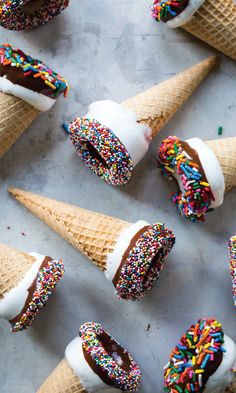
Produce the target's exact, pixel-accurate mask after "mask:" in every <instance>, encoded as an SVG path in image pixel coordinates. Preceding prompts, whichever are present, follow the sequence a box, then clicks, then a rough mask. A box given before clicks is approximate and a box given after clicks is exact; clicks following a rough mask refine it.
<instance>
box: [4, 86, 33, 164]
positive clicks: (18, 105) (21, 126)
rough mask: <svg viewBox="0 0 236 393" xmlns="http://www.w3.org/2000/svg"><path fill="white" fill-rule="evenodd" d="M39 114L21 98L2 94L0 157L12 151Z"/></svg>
mask: <svg viewBox="0 0 236 393" xmlns="http://www.w3.org/2000/svg"><path fill="white" fill-rule="evenodd" d="M38 114H39V111H38V110H37V109H35V108H33V107H32V106H31V105H29V104H27V103H26V102H24V101H23V100H21V99H20V98H17V97H14V96H12V95H10V94H5V93H1V92H0V157H2V156H3V155H4V154H5V153H6V152H7V151H8V150H9V149H10V147H11V146H12V145H13V144H14V143H15V142H16V140H17V139H18V138H19V137H20V136H21V135H22V134H23V132H24V131H25V130H26V128H28V127H29V125H30V124H31V123H32V122H33V120H34V119H35V118H36V117H37V115H38Z"/></svg>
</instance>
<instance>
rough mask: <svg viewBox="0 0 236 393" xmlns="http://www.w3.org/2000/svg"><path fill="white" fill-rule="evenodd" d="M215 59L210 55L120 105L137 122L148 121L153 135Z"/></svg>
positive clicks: (205, 73)
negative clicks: (129, 111)
mask: <svg viewBox="0 0 236 393" xmlns="http://www.w3.org/2000/svg"><path fill="white" fill-rule="evenodd" d="M216 60H217V58H216V57H214V56H213V57H210V58H208V59H206V60H204V61H203V62H201V63H199V64H197V65H195V66H193V67H191V68H189V69H187V70H186V71H184V72H181V73H180V74H178V75H176V76H174V77H172V78H170V79H168V80H166V81H164V82H162V83H160V84H159V85H156V86H154V87H152V88H150V89H148V90H146V91H144V92H143V93H140V94H138V95H136V96H134V97H132V98H130V99H129V100H127V101H124V102H123V103H122V104H123V105H124V106H126V107H128V108H129V109H131V110H132V111H133V112H135V113H136V115H137V117H138V121H139V122H140V123H145V124H148V125H149V127H150V128H151V129H152V136H155V135H156V134H158V132H159V131H160V130H161V129H162V127H163V126H164V125H165V124H166V123H167V122H168V121H169V120H170V119H171V117H172V116H173V115H174V114H175V112H177V110H178V109H179V108H180V107H181V105H182V104H183V103H184V102H185V101H186V100H187V99H188V98H189V97H190V95H191V94H192V93H193V91H194V90H195V89H196V88H197V87H198V85H199V84H200V83H201V82H202V80H203V79H204V78H205V77H206V76H207V75H208V73H209V72H210V71H211V70H212V68H213V67H214V66H215V64H216Z"/></svg>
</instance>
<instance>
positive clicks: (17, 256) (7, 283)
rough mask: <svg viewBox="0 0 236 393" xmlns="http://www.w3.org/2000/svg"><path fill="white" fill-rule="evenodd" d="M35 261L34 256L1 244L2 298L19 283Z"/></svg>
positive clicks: (0, 272)
mask: <svg viewBox="0 0 236 393" xmlns="http://www.w3.org/2000/svg"><path fill="white" fill-rule="evenodd" d="M34 262H35V258H34V257H33V256H31V255H29V254H26V253H23V252H20V251H18V250H15V249H13V248H10V247H8V246H6V245H5V244H0V299H2V298H3V296H4V294H5V293H7V292H9V291H10V290H11V289H13V288H14V287H16V286H17V285H18V284H19V282H20V281H21V280H22V279H23V278H24V276H25V274H26V273H27V272H28V271H29V270H30V268H31V267H32V265H33V264H34Z"/></svg>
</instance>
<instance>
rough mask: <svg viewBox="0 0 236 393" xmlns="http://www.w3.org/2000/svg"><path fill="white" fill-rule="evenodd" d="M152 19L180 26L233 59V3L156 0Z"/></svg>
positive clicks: (235, 21) (235, 50) (235, 44)
mask: <svg viewBox="0 0 236 393" xmlns="http://www.w3.org/2000/svg"><path fill="white" fill-rule="evenodd" d="M151 9H152V12H153V17H154V18H155V19H157V20H158V21H160V20H161V21H163V22H166V24H167V25H168V26H169V27H174V28H175V27H182V28H183V29H184V30H186V31H188V32H189V33H191V34H193V35H195V36H196V37H198V38H200V39H201V40H203V41H205V42H206V43H207V44H209V45H211V46H213V47H214V48H216V49H217V50H219V51H220V52H223V53H224V54H225V55H227V56H229V57H231V58H232V59H233V60H236V4H235V1H234V0H176V1H169V0H155V2H154V4H153V5H152V7H151Z"/></svg>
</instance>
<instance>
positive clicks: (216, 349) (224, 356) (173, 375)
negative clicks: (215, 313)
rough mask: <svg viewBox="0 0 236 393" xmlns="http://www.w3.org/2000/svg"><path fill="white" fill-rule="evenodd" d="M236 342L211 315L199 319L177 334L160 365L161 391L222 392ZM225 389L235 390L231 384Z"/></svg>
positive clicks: (231, 369)
mask: <svg viewBox="0 0 236 393" xmlns="http://www.w3.org/2000/svg"><path fill="white" fill-rule="evenodd" d="M235 366H236V344H235V342H234V341H233V340H232V339H231V338H230V337H228V336H226V335H225V334H224V332H223V329H222V326H221V324H220V323H219V322H218V321H217V320H216V319H214V318H209V319H199V320H198V322H197V323H196V324H194V325H192V326H191V327H190V329H188V330H187V332H186V333H185V334H184V335H183V336H182V337H181V339H180V341H179V343H178V344H177V346H176V347H175V348H174V349H173V351H172V353H171V355H170V360H169V362H168V363H167V365H166V366H165V367H164V370H165V371H164V386H165V387H164V391H165V392H170V393H175V392H183V393H187V392H189V393H190V392H196V393H202V392H204V393H224V391H225V389H226V388H227V387H228V386H229V385H230V384H231V383H232V382H233V380H234V369H235ZM232 387H233V384H232V385H230V390H227V391H228V392H229V391H230V392H235V388H234V390H232V389H231V388H232Z"/></svg>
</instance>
